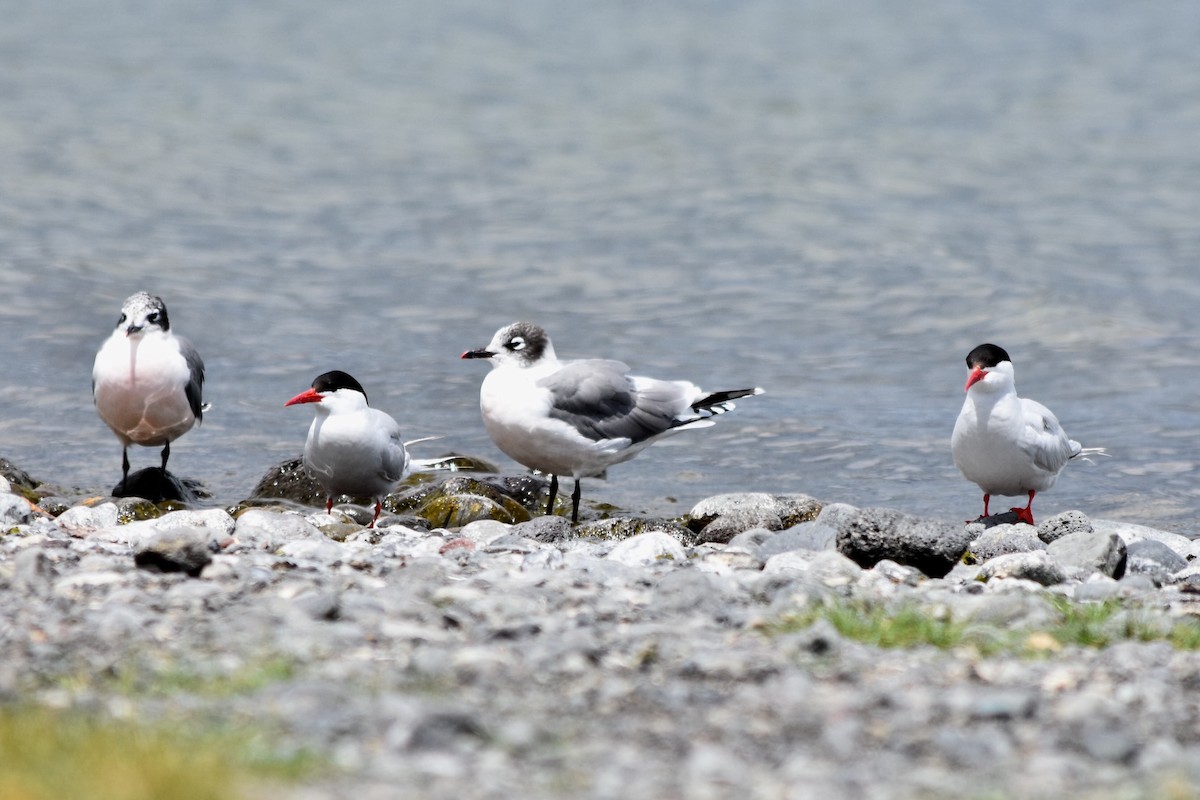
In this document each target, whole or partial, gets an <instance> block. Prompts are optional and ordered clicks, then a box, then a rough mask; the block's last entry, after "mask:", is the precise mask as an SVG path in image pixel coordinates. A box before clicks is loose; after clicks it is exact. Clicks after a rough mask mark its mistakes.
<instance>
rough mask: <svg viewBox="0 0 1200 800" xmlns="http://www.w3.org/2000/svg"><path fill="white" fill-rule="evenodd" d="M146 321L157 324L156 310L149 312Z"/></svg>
mask: <svg viewBox="0 0 1200 800" xmlns="http://www.w3.org/2000/svg"><path fill="white" fill-rule="evenodd" d="M146 322H149V323H151V324H153V325H157V324H158V312H157V311H152V312H150V314H148V315H147V316H146Z"/></svg>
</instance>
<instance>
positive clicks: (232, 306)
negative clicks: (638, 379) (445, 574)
mask: <svg viewBox="0 0 1200 800" xmlns="http://www.w3.org/2000/svg"><path fill="white" fill-rule="evenodd" d="M5 20H6V22H5V25H4V26H3V28H0V108H3V110H4V113H3V114H0V273H2V275H3V278H4V280H3V285H4V289H5V292H4V294H5V300H6V302H5V303H4V305H3V311H2V312H0V313H2V317H0V319H2V328H0V333H2V334H3V335H2V336H0V364H3V365H4V373H5V378H4V380H3V381H0V455H5V456H7V457H8V458H10V459H12V460H14V461H16V462H17V463H18V464H20V465H22V466H23V467H25V468H26V469H27V470H29V471H30V472H31V473H33V474H34V475H35V476H37V477H40V478H42V479H45V480H51V481H55V482H60V483H64V484H69V485H80V486H95V487H110V486H111V485H112V484H113V483H115V482H116V479H117V478H118V477H119V469H120V466H119V465H120V448H119V446H118V445H117V443H116V440H115V439H114V438H113V437H112V435H111V433H110V432H109V431H108V430H107V429H106V428H105V427H104V426H103V424H102V423H101V422H100V420H99V419H98V418H97V417H96V415H95V412H94V409H93V408H92V407H91V398H90V393H89V383H90V368H91V362H92V358H93V356H94V353H95V350H96V348H97V347H98V346H99V344H100V342H101V341H102V340H103V338H104V337H105V336H107V334H108V332H109V330H110V329H111V327H112V325H113V324H114V323H115V321H116V317H117V315H118V313H119V308H120V304H121V301H122V299H123V298H124V297H125V296H127V295H129V294H131V293H132V292H134V291H136V290H139V289H146V290H150V291H153V292H155V293H158V294H161V295H162V296H163V297H164V298H165V299H166V301H167V304H168V307H169V308H170V311H171V318H172V322H173V324H174V327H175V329H176V331H177V332H179V333H181V334H183V335H185V336H188V337H189V338H191V339H192V340H193V341H194V342H195V343H196V345H197V346H198V348H199V349H200V351H201V352H202V353H203V355H204V358H205V361H206V363H207V366H208V383H207V386H206V389H207V392H206V394H207V399H208V400H209V401H210V402H212V404H213V406H214V408H213V410H212V412H211V413H210V414H209V415H207V416H206V418H205V421H204V424H203V426H202V427H201V428H199V429H196V430H194V431H193V432H191V433H189V434H188V435H187V436H185V437H183V438H182V439H180V440H179V441H178V442H176V443H175V445H174V446H173V447H172V461H171V464H172V468H173V469H174V470H176V471H178V472H179V473H181V474H184V475H187V476H189V477H194V478H198V479H200V480H202V481H203V482H204V483H205V484H206V485H207V486H208V487H209V488H210V489H211V490H213V491H214V492H215V495H216V500H217V501H219V502H232V501H235V500H237V499H240V498H241V497H244V496H245V495H246V494H247V493H248V492H249V490H250V488H251V487H252V486H253V484H254V483H255V481H256V480H257V479H258V477H259V476H260V475H261V474H262V473H263V472H264V470H265V469H266V468H267V467H269V466H270V465H271V464H273V463H275V462H276V461H278V460H280V459H282V458H284V457H287V456H290V455H294V454H296V453H297V452H299V450H300V448H301V447H302V444H303V440H304V435H305V431H306V430H307V427H308V424H309V420H310V416H309V414H308V413H306V411H305V410H304V409H298V408H289V409H286V410H285V409H284V408H283V403H284V401H285V400H287V399H288V398H289V397H291V396H292V395H294V394H295V393H297V392H298V391H300V390H302V389H303V388H305V387H306V386H307V385H308V384H309V382H310V381H311V380H312V378H313V377H314V376H315V375H316V374H318V373H319V372H322V371H324V370H326V369H330V368H334V367H338V368H342V369H345V370H347V371H349V372H351V373H352V374H354V375H355V376H356V377H358V378H359V380H360V381H361V382H362V383H363V384H364V385H365V386H366V388H367V390H368V393H369V394H370V396H371V400H372V403H373V404H374V405H376V406H378V407H380V408H383V409H384V410H386V411H388V412H390V413H392V414H393V415H394V416H396V417H397V419H398V420H400V422H401V423H402V425H403V426H404V427H405V429H406V430H407V431H408V432H410V435H411V436H412V437H413V438H416V437H419V436H427V435H440V436H442V437H443V438H442V439H441V440H440V441H438V442H432V443H428V444H424V445H419V446H418V447H417V448H415V454H416V455H418V456H421V455H435V454H439V453H442V452H445V451H448V450H454V451H457V452H466V453H471V454H475V455H480V456H484V457H486V458H490V459H493V460H494V461H496V462H497V463H498V464H500V465H502V466H503V467H504V468H505V469H508V470H513V471H516V470H517V469H518V467H517V466H516V465H515V464H513V463H512V462H511V461H509V460H508V459H507V458H505V457H504V456H503V455H502V454H500V453H499V452H498V451H497V450H495V448H494V447H493V446H492V445H491V443H490V441H489V440H488V439H487V436H486V434H485V433H484V431H483V427H482V424H481V423H480V421H479V415H478V408H477V396H478V395H477V393H478V386H479V382H480V381H481V380H482V377H483V371H484V369H485V368H484V366H483V365H480V364H478V363H473V362H461V361H459V360H458V355H459V354H460V353H461V352H462V351H463V350H466V349H469V348H473V347H478V346H482V345H483V344H485V343H486V342H487V341H488V339H489V338H490V337H491V335H492V333H493V332H494V330H495V329H496V328H498V327H500V326H501V325H503V324H505V323H507V322H510V321H512V320H515V319H522V318H527V319H533V320H536V321H538V322H540V323H542V324H543V325H544V326H545V327H546V328H547V329H548V330H549V331H550V333H551V335H552V336H553V337H554V341H555V345H556V347H557V350H558V352H559V354H560V355H561V356H564V357H569V356H582V355H596V356H607V357H616V358H621V359H623V360H625V361H627V362H628V363H630V364H631V365H632V366H633V367H634V368H635V369H636V370H637V371H639V372H643V373H646V374H652V375H659V376H662V377H687V378H693V379H695V380H697V381H698V382H700V383H701V384H702V385H704V386H706V387H708V388H727V387H734V386H742V385H747V384H758V385H761V386H763V387H765V388H766V389H767V392H768V393H767V394H766V395H764V396H762V397H758V398H753V399H750V400H747V401H745V402H743V403H741V404H739V408H738V409H737V410H736V411H735V412H733V413H732V414H730V415H728V416H726V417H724V418H723V419H722V420H721V421H720V424H719V425H718V426H717V427H715V428H712V429H708V430H702V431H696V432H690V433H687V434H682V435H680V436H678V437H675V438H674V439H672V440H669V441H667V442H664V443H661V444H659V445H656V446H655V447H654V448H652V449H651V450H649V451H647V452H646V453H644V454H642V455H641V456H639V457H638V458H637V459H635V460H634V461H632V462H630V463H628V464H625V465H621V466H618V467H615V468H614V469H613V470H612V471H611V473H610V480H609V481H607V482H600V481H589V482H587V483H585V486H584V491H585V494H584V496H585V499H590V500H595V501H605V502H609V503H612V504H614V505H616V506H618V507H620V508H623V509H628V510H632V511H646V512H649V513H655V514H674V513H681V512H684V511H686V510H687V509H688V508H690V506H691V504H692V503H694V502H695V501H696V500H698V499H700V498H702V497H704V496H707V495H709V494H713V493H716V492H720V491H726V490H730V491H740V490H757V489H761V490H766V491H772V492H807V493H809V494H812V495H814V496H816V497H818V498H820V499H822V500H825V501H845V502H850V503H854V504H856V505H888V506H894V507H898V508H901V509H904V510H907V511H911V512H914V513H922V514H934V515H939V516H947V517H952V518H955V517H962V518H966V517H967V516H974V515H975V514H977V513H978V512H979V510H980V497H979V492H978V491H977V490H976V489H975V487H974V486H973V485H970V484H968V483H966V482H965V481H964V480H963V479H962V478H961V476H960V475H959V474H958V473H957V471H956V470H955V468H954V467H953V464H952V462H951V460H950V454H949V435H950V430H951V428H952V427H953V424H954V418H955V416H956V414H957V411H958V408H959V406H960V404H961V402H962V384H963V380H964V378H965V365H964V364H963V357H964V356H965V354H966V352H967V351H968V350H969V349H970V348H971V347H973V346H974V345H976V344H978V343H980V342H982V341H988V340H990V341H995V342H998V343H1000V344H1002V345H1003V346H1004V347H1006V348H1007V349H1008V350H1009V352H1010V353H1012V355H1013V358H1014V361H1015V363H1016V366H1017V372H1018V388H1019V389H1020V391H1021V393H1022V394H1024V395H1026V396H1029V397H1033V398H1036V399H1038V400H1040V401H1042V402H1044V403H1046V404H1047V405H1049V406H1050V407H1051V408H1052V409H1054V410H1055V411H1056V412H1057V414H1058V416H1059V417H1060V419H1061V420H1062V422H1063V424H1064V426H1065V427H1066V428H1067V430H1068V432H1069V433H1070V434H1071V435H1072V436H1073V437H1074V438H1076V439H1079V440H1080V441H1081V442H1083V443H1084V444H1085V445H1088V446H1106V447H1108V448H1109V450H1110V451H1111V452H1112V454H1113V457H1112V458H1110V459H1106V460H1103V461H1100V462H1098V463H1096V464H1094V465H1088V464H1072V465H1071V466H1070V467H1069V468H1068V469H1067V470H1066V471H1065V473H1064V475H1063V476H1062V478H1061V479H1060V481H1059V484H1058V485H1057V486H1056V487H1055V488H1054V489H1053V490H1052V491H1051V492H1047V493H1045V495H1044V496H1042V497H1040V498H1039V499H1038V501H1037V503H1036V507H1037V510H1038V514H1039V516H1046V515H1048V514H1050V513H1053V512H1055V511H1058V510H1063V509H1066V508H1080V509H1083V510H1085V511H1086V512H1088V513H1090V514H1093V515H1096V516H1104V517H1109V518H1116V519H1126V520H1131V521H1136V522H1141V523H1145V524H1150V525H1155V526H1159V527H1163V528H1167V529H1170V530H1178V531H1181V532H1184V533H1188V534H1192V533H1193V532H1196V533H1200V529H1197V527H1196V526H1195V524H1194V523H1193V520H1194V519H1195V517H1196V514H1195V510H1196V509H1197V508H1200V486H1198V485H1197V481H1196V474H1197V455H1198V453H1197V438H1198V437H1200V426H1198V425H1197V414H1196V411H1197V409H1196V401H1195V398H1196V397H1197V395H1198V391H1197V390H1198V389H1200V369H1198V368H1197V367H1198V366H1200V363H1198V362H1200V356H1198V355H1197V348H1196V347H1195V331H1196V324H1195V309H1196V307H1197V305H1198V302H1200V278H1198V277H1197V271H1196V270H1197V264H1198V262H1200V228H1198V226H1197V220H1198V219H1200V149H1198V148H1197V147H1196V146H1195V141H1196V138H1195V136H1196V133H1195V132H1196V131H1197V130H1200V50H1198V49H1197V48H1196V47H1195V42H1196V41H1197V34H1200V6H1198V5H1196V4H1194V3H1190V2H1177V3H1170V2H1164V3H1155V4H1149V5H1146V4H1124V3H1118V2H1110V3H1105V2H1084V1H1083V0H1078V2H1065V3H1056V4H1053V5H1051V6H1045V5H1044V4H1041V3H1034V2H1017V3H1003V4H1002V3H970V2H965V1H964V2H919V3H914V4H903V6H899V5H895V4H891V3H887V2H884V0H875V1H874V2H849V3H841V2H839V3H832V2H818V3H804V4H800V3H793V2H787V1H786V0H749V1H748V2H743V3H715V2H714V3H684V2H651V3H624V4H623V3H613V4H602V5H601V4H596V5H593V4H582V3H578V4H577V3H560V2H551V1H550V0H546V2H526V1H525V0H518V2H512V3H506V4H500V5H487V6H485V5H483V4H478V5H476V4H468V3H454V2H451V3H437V4H416V3H405V2H400V3H397V2H376V1H374V0H364V2H356V3H350V4H322V3H312V2H294V1H293V2H286V3H285V2H268V3H261V4H240V3H233V2H227V1H226V0H217V1H216V2H211V3H205V4H200V5H197V4H194V3H183V2H165V3H158V4H153V5H151V6H148V7H142V6H141V5H140V4H132V3H131V4H124V5H115V6H114V5H108V6H106V7H105V8H104V9H103V10H101V9H100V8H99V7H97V6H94V5H93V4H88V3H82V2H73V1H72V0H68V1H67V2H61V3H54V4H33V3H29V4H19V5H14V6H13V7H12V8H9V9H8V10H7V11H6V12H5ZM131 457H132V458H133V460H134V464H135V468H137V467H140V466H147V465H151V464H154V463H157V452H156V451H150V450H141V449H137V450H135V451H132V452H131Z"/></svg>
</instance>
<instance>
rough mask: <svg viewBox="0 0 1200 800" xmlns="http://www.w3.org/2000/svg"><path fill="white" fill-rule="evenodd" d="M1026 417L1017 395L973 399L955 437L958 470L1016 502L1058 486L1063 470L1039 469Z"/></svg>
mask: <svg viewBox="0 0 1200 800" xmlns="http://www.w3.org/2000/svg"><path fill="white" fill-rule="evenodd" d="M1025 417H1026V414H1025V409H1024V407H1023V405H1022V403H1021V400H1020V398H1019V397H1017V395H1016V393H1015V392H1008V393H1002V394H1000V395H986V394H982V395H981V397H975V396H974V395H972V394H968V396H967V399H966V401H965V402H964V403H963V407H962V411H961V412H960V413H959V415H958V420H957V421H956V422H955V424H954V433H953V435H952V436H951V451H952V453H953V455H954V464H955V466H957V467H958V468H959V470H960V471H961V472H962V474H963V475H964V476H965V477H966V478H967V480H969V481H971V482H973V483H975V484H977V485H978V486H979V488H980V489H982V490H983V491H984V492H985V493H987V494H998V495H1007V496H1015V495H1022V494H1025V493H1026V492H1028V491H1030V490H1033V491H1043V490H1045V489H1049V488H1050V487H1051V486H1053V485H1054V481H1055V479H1056V478H1057V477H1058V470H1057V469H1055V470H1053V471H1051V470H1047V469H1044V468H1042V467H1040V466H1038V464H1037V463H1036V461H1035V458H1034V457H1033V455H1032V453H1033V449H1034V448H1035V447H1036V446H1037V442H1036V441H1035V440H1034V428H1032V427H1030V426H1029V425H1028V421H1027V420H1026V418H1025ZM1060 468H1061V465H1060Z"/></svg>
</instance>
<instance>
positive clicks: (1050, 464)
mask: <svg viewBox="0 0 1200 800" xmlns="http://www.w3.org/2000/svg"><path fill="white" fill-rule="evenodd" d="M1024 404H1025V409H1026V411H1027V412H1028V413H1029V414H1030V417H1029V425H1030V427H1032V428H1033V429H1034V431H1033V432H1034V437H1033V440H1032V441H1031V442H1030V444H1029V446H1028V452H1029V455H1030V457H1031V458H1032V459H1033V463H1034V464H1036V465H1037V466H1038V467H1039V468H1040V469H1044V470H1046V471H1047V472H1052V473H1057V472H1058V471H1059V470H1061V469H1062V468H1063V465H1064V464H1066V463H1067V461H1069V460H1070V459H1071V458H1073V457H1074V456H1077V455H1079V450H1080V446H1079V443H1078V442H1075V441H1072V440H1071V439H1069V438H1068V437H1067V434H1066V432H1065V431H1064V430H1063V428H1062V425H1060V424H1059V422H1058V417H1056V416H1054V414H1053V412H1051V411H1050V409H1048V408H1046V407H1045V406H1043V405H1042V404H1041V403H1037V402H1035V401H1033V400H1025V401H1024ZM1039 422H1040V426H1039V424H1038V423H1039Z"/></svg>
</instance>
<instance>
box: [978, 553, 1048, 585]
mask: <svg viewBox="0 0 1200 800" xmlns="http://www.w3.org/2000/svg"><path fill="white" fill-rule="evenodd" d="M994 578H1018V579H1021V580H1027V581H1033V582H1034V583H1040V584H1041V585H1042V586H1054V585H1056V584H1059V583H1062V582H1063V581H1065V580H1066V579H1067V574H1066V572H1065V571H1064V570H1063V568H1062V567H1060V566H1059V565H1058V564H1056V563H1055V562H1054V560H1053V559H1052V558H1050V556H1049V554H1048V553H1046V552H1045V551H1042V550H1037V551H1034V552H1032V553H1010V554H1008V555H1003V556H997V557H996V558H993V559H992V560H990V561H988V562H987V563H985V564H984V565H983V566H982V567H981V568H980V570H979V580H981V581H984V582H987V581H990V580H992V579H994Z"/></svg>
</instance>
